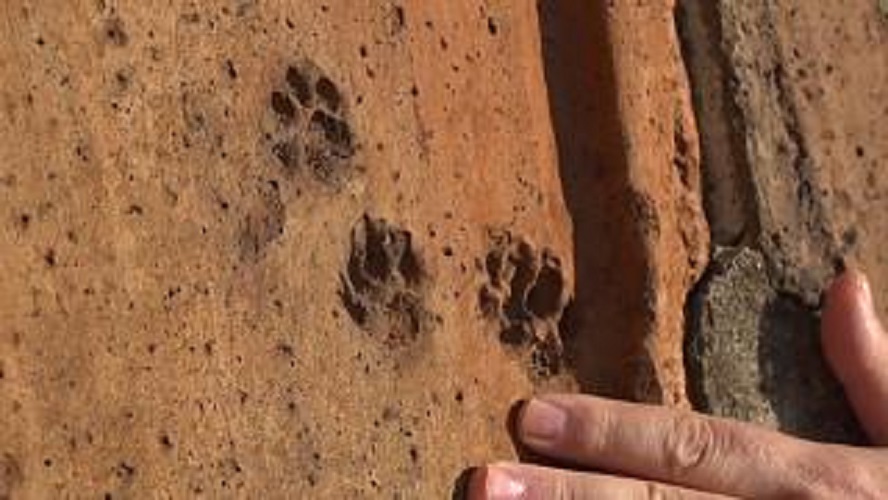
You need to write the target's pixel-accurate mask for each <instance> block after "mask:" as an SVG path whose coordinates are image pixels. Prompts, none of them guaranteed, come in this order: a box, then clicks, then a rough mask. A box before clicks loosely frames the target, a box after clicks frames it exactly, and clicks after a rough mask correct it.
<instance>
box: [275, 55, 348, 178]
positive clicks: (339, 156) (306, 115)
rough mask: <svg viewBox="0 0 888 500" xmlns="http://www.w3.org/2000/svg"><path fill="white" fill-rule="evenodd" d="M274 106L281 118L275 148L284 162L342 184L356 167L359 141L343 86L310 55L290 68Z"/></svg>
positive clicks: (291, 168) (288, 167)
mask: <svg viewBox="0 0 888 500" xmlns="http://www.w3.org/2000/svg"><path fill="white" fill-rule="evenodd" d="M269 104H270V109H271V113H272V114H273V115H274V118H275V120H274V123H275V130H274V132H273V133H271V134H269V138H270V140H271V143H272V145H271V151H272V153H273V154H274V156H275V157H276V158H277V160H278V161H279V162H280V164H281V166H282V167H283V168H284V169H285V170H287V171H288V172H290V173H294V174H295V173H300V172H305V173H307V174H309V175H310V176H311V177H313V178H314V179H315V180H317V181H318V182H320V183H322V184H325V185H327V186H331V187H340V186H341V185H342V184H343V183H344V182H345V181H346V180H347V179H348V178H349V176H350V175H351V174H352V171H353V170H354V165H353V162H352V160H353V158H354V156H355V154H356V152H357V142H356V139H355V135H354V131H353V129H352V126H351V124H350V123H349V119H348V112H347V111H348V110H347V102H346V99H345V97H344V96H343V94H342V91H341V90H340V89H339V87H338V86H337V85H336V84H335V83H334V82H333V80H331V79H330V78H329V77H328V76H327V75H326V74H324V72H323V71H321V69H320V68H319V67H318V66H317V65H316V64H314V63H313V62H311V61H310V60H307V59H306V60H303V61H301V62H299V63H296V64H291V65H290V66H288V67H287V70H286V73H285V75H284V79H283V84H282V85H281V86H280V88H278V89H276V90H274V91H272V93H271V96H270V99H269Z"/></svg>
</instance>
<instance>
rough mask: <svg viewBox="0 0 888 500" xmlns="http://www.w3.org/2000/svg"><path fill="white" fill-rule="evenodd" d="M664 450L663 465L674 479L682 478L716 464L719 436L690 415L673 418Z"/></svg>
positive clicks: (708, 424)
mask: <svg viewBox="0 0 888 500" xmlns="http://www.w3.org/2000/svg"><path fill="white" fill-rule="evenodd" d="M664 446H665V450H663V451H664V453H663V456H664V460H665V462H666V463H665V464H664V465H665V466H666V470H667V471H669V472H670V474H671V476H672V477H674V478H684V477H687V476H689V475H691V474H693V473H695V472H697V471H698V470H700V469H703V468H706V467H708V466H711V465H714V464H717V461H718V457H719V454H720V451H719V450H720V449H721V448H722V446H721V444H720V435H719V433H717V432H716V430H715V428H714V427H713V425H712V423H711V422H710V421H708V420H706V419H702V418H699V417H696V416H694V415H691V414H680V415H676V416H675V417H674V418H673V420H672V421H671V423H670V425H669V426H668V428H667V432H666V436H665V441H664Z"/></svg>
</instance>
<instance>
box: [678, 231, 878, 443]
mask: <svg viewBox="0 0 888 500" xmlns="http://www.w3.org/2000/svg"><path fill="white" fill-rule="evenodd" d="M691 307H692V315H691V317H692V318H693V319H692V325H691V326H692V327H691V331H690V337H689V339H688V343H687V346H686V349H687V360H688V361H687V362H688V365H689V366H688V369H689V372H690V375H691V380H694V385H695V387H692V390H691V392H692V397H693V399H694V402H695V404H696V405H697V406H698V407H699V408H700V409H702V410H705V411H708V412H711V413H713V414H715V415H718V416H722V417H729V418H736V419H741V420H745V421H750V422H755V423H759V424H763V425H767V426H770V427H774V428H779V429H780V430H783V431H785V432H789V433H791V434H795V435H798V436H802V437H806V438H812V439H819V440H825V441H837V442H861V441H862V434H861V432H860V429H859V426H858V424H857V422H856V420H855V419H854V417H853V416H852V413H851V411H850V409H849V407H848V405H847V402H846V401H845V399H844V396H843V393H842V391H841V388H840V386H839V385H838V383H837V382H836V381H835V379H834V378H833V377H832V375H831V374H830V372H829V369H828V368H827V366H826V364H825V363H824V361H823V357H822V355H821V353H820V342H819V337H818V328H819V319H818V316H817V313H816V311H813V310H811V309H809V308H807V307H806V306H804V305H803V304H802V303H801V301H799V300H797V299H794V298H793V297H791V296H788V295H785V294H782V293H780V292H778V291H777V290H775V289H774V288H773V287H772V286H771V284H770V283H769V280H768V275H767V271H766V265H765V259H764V258H763V256H762V255H761V254H760V253H758V252H755V251H753V250H749V249H746V248H743V249H724V248H722V249H718V250H717V251H716V254H715V258H714V260H713V265H712V271H711V274H710V275H709V276H708V278H707V279H706V280H705V281H704V283H703V284H702V287H701V289H700V291H699V293H698V294H697V296H696V297H695V298H694V299H693V303H692V305H691Z"/></svg>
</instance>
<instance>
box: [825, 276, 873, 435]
mask: <svg viewBox="0 0 888 500" xmlns="http://www.w3.org/2000/svg"><path fill="white" fill-rule="evenodd" d="M821 320H822V327H821V328H822V331H821V339H822V340H821V341H822V343H823V353H824V357H825V358H826V360H827V362H828V363H829V365H830V367H831V368H832V370H833V372H834V373H835V375H836V377H837V378H838V379H839V381H840V382H841V383H842V386H843V387H844V389H845V393H846V394H847V395H848V398H849V400H850V401H851V403H852V405H853V406H854V409H855V411H856V413H857V416H858V418H859V419H860V421H861V423H862V424H863V425H864V427H865V428H866V429H867V431H868V434H869V435H870V437H872V438H873V440H874V441H875V442H876V443H877V444H888V407H886V406H885V401H886V400H888V368H886V367H888V335H886V334H885V330H884V328H883V327H882V324H881V322H880V321H879V317H878V314H877V313H876V310H875V304H874V302H873V295H872V291H871V288H870V285H869V282H868V280H867V278H866V276H865V275H864V274H863V273H862V272H860V271H856V270H848V271H846V272H844V273H843V274H842V275H841V276H839V277H838V278H836V280H835V281H834V282H833V284H832V285H831V286H830V288H829V290H827V293H826V304H825V307H824V310H823V316H822V318H821Z"/></svg>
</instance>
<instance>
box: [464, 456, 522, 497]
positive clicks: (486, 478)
mask: <svg viewBox="0 0 888 500" xmlns="http://www.w3.org/2000/svg"><path fill="white" fill-rule="evenodd" d="M526 491H527V487H526V485H525V484H524V482H522V481H521V480H520V479H519V478H518V477H517V476H516V474H515V472H514V471H511V472H510V468H509V466H508V465H507V464H493V465H488V466H486V467H483V468H479V469H476V470H475V471H474V472H473V474H472V478H471V479H470V481H469V488H468V499H469V500H500V499H501V500H507V499H518V498H523V495H524V494H525V493H526Z"/></svg>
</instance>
